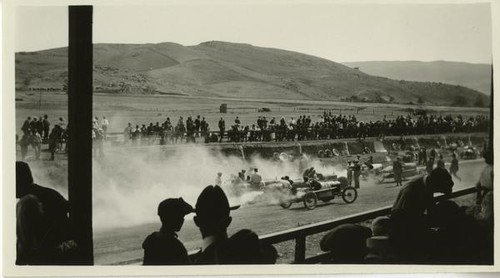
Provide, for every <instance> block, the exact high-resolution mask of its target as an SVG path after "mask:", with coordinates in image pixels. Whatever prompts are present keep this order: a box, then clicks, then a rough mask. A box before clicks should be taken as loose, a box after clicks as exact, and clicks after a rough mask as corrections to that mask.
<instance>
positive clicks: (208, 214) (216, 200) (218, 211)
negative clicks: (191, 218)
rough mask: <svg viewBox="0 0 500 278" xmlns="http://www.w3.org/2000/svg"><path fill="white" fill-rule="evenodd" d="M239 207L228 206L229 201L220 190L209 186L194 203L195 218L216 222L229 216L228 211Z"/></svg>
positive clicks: (217, 187)
mask: <svg viewBox="0 0 500 278" xmlns="http://www.w3.org/2000/svg"><path fill="white" fill-rule="evenodd" d="M239 207H240V206H233V207H231V206H229V201H228V199H227V196H226V194H225V193H224V191H223V190H222V188H221V187H220V186H218V185H216V186H212V185H209V186H207V187H205V189H203V191H202V192H201V193H200V196H198V200H197V201H196V208H195V211H196V216H198V217H199V218H202V219H207V220H217V219H220V218H222V217H224V216H229V211H230V210H234V209H237V208H239Z"/></svg>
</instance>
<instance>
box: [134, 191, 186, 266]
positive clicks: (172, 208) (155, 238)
mask: <svg viewBox="0 0 500 278" xmlns="http://www.w3.org/2000/svg"><path fill="white" fill-rule="evenodd" d="M193 211H194V210H193V207H192V206H191V205H189V204H188V203H186V202H185V201H184V200H183V199H182V198H179V199H166V200H163V201H162V202H161V203H160V204H159V205H158V216H159V217H160V220H161V228H160V231H158V232H154V233H152V234H150V235H149V236H147V237H146V239H145V240H144V242H143V243H142V248H143V249H144V260H143V264H144V265H186V264H190V261H189V257H188V253H187V250H186V248H185V247H184V245H183V244H182V242H181V241H179V240H178V239H177V234H176V232H178V231H180V229H181V228H182V225H183V224H184V217H185V216H186V215H187V214H190V213H191V212H193Z"/></svg>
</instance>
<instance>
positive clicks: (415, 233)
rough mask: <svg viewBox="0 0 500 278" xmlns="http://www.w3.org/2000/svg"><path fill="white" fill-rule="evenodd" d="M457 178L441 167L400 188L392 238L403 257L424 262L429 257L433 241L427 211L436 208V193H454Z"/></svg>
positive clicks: (394, 206) (392, 217)
mask: <svg viewBox="0 0 500 278" xmlns="http://www.w3.org/2000/svg"><path fill="white" fill-rule="evenodd" d="M452 187H453V181H452V179H451V176H450V174H449V173H448V171H447V170H446V169H444V168H441V167H437V168H436V169H434V170H432V172H431V173H430V174H428V175H425V176H422V177H418V178H415V179H413V180H411V181H410V182H408V183H407V184H406V185H405V186H404V187H403V188H402V189H401V191H399V194H398V196H397V198H396V201H395V202H394V205H393V206H392V211H391V221H392V233H391V241H393V244H394V246H395V248H396V251H397V252H398V253H400V254H398V256H400V257H401V258H402V259H403V260H406V261H407V262H420V261H421V260H423V259H425V258H424V256H425V254H426V253H427V252H428V246H426V244H428V243H429V242H430V241H429V239H428V238H427V236H428V228H429V226H428V223H427V219H426V212H427V214H429V213H432V210H433V207H434V199H433V194H434V193H437V192H440V193H445V194H449V193H451V192H452Z"/></svg>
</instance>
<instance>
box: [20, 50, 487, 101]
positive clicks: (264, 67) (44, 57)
mask: <svg viewBox="0 0 500 278" xmlns="http://www.w3.org/2000/svg"><path fill="white" fill-rule="evenodd" d="M66 75H67V49H66V48H58V49H50V50H44V51H38V52H22V53H16V89H17V90H42V91H47V90H61V89H63V88H64V87H65V84H66V80H65V79H66ZM94 87H95V92H104V93H117V94H180V95H189V96H210V97H232V98H240V97H245V98H259V99H270V98H273V99H281V98H286V99H304V100H342V101H365V102H391V103H419V104H427V105H458V106H472V105H474V104H481V103H482V104H487V103H488V98H487V97H486V96H485V95H483V94H481V93H479V92H478V91H475V90H472V89H469V88H465V87H462V86H456V85H447V84H443V83H436V82H413V81H396V80H391V79H389V78H386V77H377V76H372V75H369V74H367V73H364V72H362V71H359V70H356V69H353V68H350V67H348V66H345V65H342V64H339V63H335V62H333V61H329V60H326V59H322V58H319V57H314V56H310V55H306V54H302V53H297V52H292V51H285V50H280V49H272V48H263V47H255V46H252V45H249V44H237V43H227V42H218V41H211V42H205V43H201V44H199V45H196V46H183V45H180V44H176V43H159V44H95V45H94Z"/></svg>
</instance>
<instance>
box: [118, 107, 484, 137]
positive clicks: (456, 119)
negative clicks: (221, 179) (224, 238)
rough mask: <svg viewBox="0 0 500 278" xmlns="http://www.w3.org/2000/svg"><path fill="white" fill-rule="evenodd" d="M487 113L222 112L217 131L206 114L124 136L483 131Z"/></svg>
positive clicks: (129, 127) (133, 129) (137, 129)
mask: <svg viewBox="0 0 500 278" xmlns="http://www.w3.org/2000/svg"><path fill="white" fill-rule="evenodd" d="M488 126H489V119H488V118H487V117H485V116H482V115H477V116H475V117H474V116H470V117H464V116H462V115H457V116H451V115H446V116H442V115H410V114H408V115H406V116H397V117H396V119H387V117H386V116H384V117H383V119H380V120H376V121H373V120H370V121H360V120H358V119H357V118H356V116H355V115H333V114H332V113H331V112H324V113H323V115H321V116H320V117H319V118H318V119H316V120H314V121H313V119H312V118H311V116H306V115H300V116H299V117H298V118H297V119H295V118H294V117H290V118H289V119H286V118H285V117H281V118H279V119H277V118H276V117H272V118H271V119H267V118H266V117H265V116H258V118H257V121H256V123H253V124H250V125H244V124H242V123H241V120H240V118H239V117H238V116H236V117H235V119H234V122H233V123H232V124H230V125H227V124H226V121H225V119H224V118H223V117H221V118H220V120H219V121H218V132H213V131H211V130H210V127H209V124H208V123H207V121H206V120H205V117H203V118H201V117H200V116H197V117H196V119H195V120H193V119H192V117H188V118H187V120H185V121H184V119H183V117H180V118H179V120H178V121H177V123H175V124H173V123H172V122H171V120H170V118H167V119H166V121H165V122H163V123H159V122H156V124H153V123H150V124H149V125H145V124H143V125H141V126H140V125H136V126H135V127H133V125H132V124H131V123H129V124H128V125H127V127H126V128H125V130H124V138H125V142H126V143H128V142H132V143H133V144H138V143H139V142H140V143H142V144H158V143H159V144H167V143H177V142H195V137H203V138H204V141H205V143H214V142H222V141H224V140H227V141H228V142H259V141H295V140H297V141H301V140H325V139H342V138H358V139H364V138H366V137H384V136H404V135H415V134H436V133H458V132H466V133H470V132H479V131H487V129H488Z"/></svg>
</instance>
